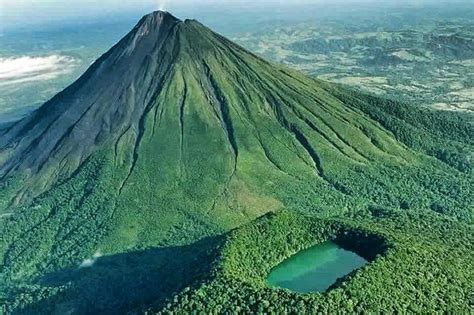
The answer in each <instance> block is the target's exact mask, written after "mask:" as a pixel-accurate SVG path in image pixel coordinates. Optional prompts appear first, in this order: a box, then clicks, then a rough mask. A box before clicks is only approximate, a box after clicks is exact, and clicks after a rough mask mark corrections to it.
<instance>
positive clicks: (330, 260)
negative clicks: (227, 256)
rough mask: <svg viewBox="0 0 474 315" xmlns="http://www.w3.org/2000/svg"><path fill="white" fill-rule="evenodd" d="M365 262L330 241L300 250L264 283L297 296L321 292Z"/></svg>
mask: <svg viewBox="0 0 474 315" xmlns="http://www.w3.org/2000/svg"><path fill="white" fill-rule="evenodd" d="M366 263H367V260H365V259H364V258H362V257H360V256H359V255H357V254H356V253H354V252H351V251H348V250H345V249H343V248H341V247H339V246H338V245H337V244H335V243H334V242H325V243H322V244H318V245H316V246H313V247H311V248H308V249H306V250H302V251H300V252H298V253H297V254H295V255H293V256H292V257H290V258H288V259H286V260H285V261H283V262H282V263H281V264H279V265H278V266H276V267H275V268H273V269H272V271H271V272H270V274H269V275H268V278H267V282H268V284H269V285H270V286H271V287H280V288H285V289H289V290H291V291H294V292H298V293H308V292H324V291H326V290H327V289H328V288H329V287H330V286H331V285H332V284H334V283H335V282H336V280H337V279H338V278H340V277H343V276H345V275H347V274H349V273H350V272H351V271H353V270H355V269H357V268H360V267H362V266H363V265H365V264H366Z"/></svg>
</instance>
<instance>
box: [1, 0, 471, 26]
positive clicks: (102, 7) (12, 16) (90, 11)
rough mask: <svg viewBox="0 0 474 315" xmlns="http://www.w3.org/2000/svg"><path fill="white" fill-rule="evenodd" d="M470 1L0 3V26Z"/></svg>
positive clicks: (4, 0) (91, 0)
mask: <svg viewBox="0 0 474 315" xmlns="http://www.w3.org/2000/svg"><path fill="white" fill-rule="evenodd" d="M456 1H459V2H471V3H473V5H474V0H450V1H448V0H100V1H97V0H72V1H71V0H0V24H2V23H7V22H8V23H12V22H13V21H16V22H18V23H32V22H35V21H39V20H44V19H60V18H63V19H64V18H69V17H74V16H88V15H107V14H117V13H122V12H127V11H129V10H134V11H142V12H149V11H153V10H157V9H165V10H169V11H172V10H173V9H179V8H180V7H187V9H193V8H195V9H198V8H203V7H206V6H211V5H218V6H221V7H222V6H223V7H225V6H234V7H235V6H241V7H247V8H248V7H251V6H256V5H259V6H264V5H273V6H275V5H276V6H288V5H298V4H313V3H314V4H328V5H329V4H330V5H335V4H340V5H346V4H354V3H366V4H367V3H371V4H373V5H384V4H395V3H398V4H400V3H403V4H408V5H415V6H420V5H427V4H433V3H440V2H456Z"/></svg>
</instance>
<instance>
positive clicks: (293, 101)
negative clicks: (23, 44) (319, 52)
mask: <svg viewBox="0 0 474 315" xmlns="http://www.w3.org/2000/svg"><path fill="white" fill-rule="evenodd" d="M471 118H472V117H471V116H468V115H459V114H458V113H444V112H433V111H430V110H428V109H424V108H419V107H414V106H411V105H409V104H404V103H398V102H394V101H389V100H386V99H383V98H379V97H376V96H371V95H368V94H364V93H361V92H359V91H355V90H351V89H349V88H347V87H344V86H339V85H336V84H333V83H327V82H325V81H321V80H314V79H311V78H308V77H306V76H305V75H303V74H301V73H299V72H296V71H293V70H290V69H287V68H285V67H283V66H279V65H275V64H272V63H269V62H267V61H265V60H263V59H261V58H259V57H257V56H255V55H253V54H252V53H250V52H248V51H246V50H245V49H243V48H242V47H240V46H238V45H236V44H234V43H232V42H231V41H229V40H227V39H226V38H224V37H222V36H220V35H218V34H216V33H214V32H212V31H211V30H209V29H208V28H206V27H204V26H203V25H201V24H200V23H198V22H196V21H193V20H186V21H184V22H183V21H179V20H177V19H176V18H174V17H173V16H171V15H170V14H168V13H163V12H155V13H153V14H150V15H148V16H145V17H144V18H143V19H142V20H141V21H140V22H139V23H138V25H137V26H136V27H135V28H134V29H133V30H132V31H131V32H130V33H129V34H128V35H127V36H126V37H125V38H123V39H122V40H121V41H120V42H119V43H118V44H117V45H115V46H114V47H113V48H112V49H111V50H110V51H109V52H107V53H106V54H105V55H103V56H102V57H101V58H100V59H99V60H98V61H97V62H96V63H94V64H93V65H92V66H91V68H90V69H89V70H88V71H87V72H86V73H85V74H84V75H83V76H82V77H81V78H80V79H79V80H78V81H76V82H75V83H74V84H72V85H71V86H69V87H68V88H67V89H66V90H64V91H63V92H61V93H59V94H58V95H57V96H55V97H54V98H53V99H51V100H50V101H48V102H47V103H46V104H45V105H43V106H42V107H41V108H40V109H39V110H37V111H35V112H34V113H33V114H32V115H30V116H28V117H26V118H25V119H23V120H21V121H20V122H18V123H16V124H15V125H12V126H10V127H6V128H4V129H3V130H1V131H0V176H1V182H0V184H1V189H0V201H1V209H0V235H2V238H1V243H0V286H1V287H0V288H1V289H0V305H1V307H2V308H0V310H3V311H4V312H6V313H13V314H15V313H17V314H52V313H73V314H74V313H77V314H84V313H105V314H116V313H117V312H118V313H127V312H144V311H147V310H148V312H152V313H153V312H161V313H169V312H171V313H182V312H189V311H197V312H199V311H202V312H205V313H210V312H213V313H214V312H217V313H220V312H223V313H225V312H236V311H241V312H271V311H275V312H278V311H283V310H285V311H287V312H289V313H297V312H304V310H307V311H308V312H313V311H320V312H328V311H329V310H331V309H334V308H338V309H341V310H347V311H353V312H354V311H357V312H359V311H362V310H367V311H373V312H377V310H380V309H381V308H383V309H385V310H390V311H393V312H396V311H397V312H424V311H446V312H454V313H458V312H468V311H469V310H472V285H471V284H472V283H473V281H472V280H473V274H472V270H474V268H473V267H474V261H473V259H472V253H473V245H474V244H473V239H472V236H473V233H472V232H473V223H474V222H473V220H474V211H473V210H474V209H473V205H474V203H473V201H474V200H473V198H474V197H473V196H474V194H473V191H472V187H473V183H474V178H473V176H472V174H473V173H472V152H473V147H474V144H473V139H472V134H473V128H474V126H473V124H472V121H471ZM329 239H331V240H335V241H336V242H337V243H338V244H340V245H341V246H343V247H344V248H348V249H351V250H354V251H355V252H357V253H358V254H359V255H361V256H362V257H364V258H366V259H367V260H369V261H370V262H371V263H369V264H368V265H366V266H365V267H363V268H362V269H360V270H358V271H356V272H355V273H354V274H350V275H349V276H348V277H347V278H344V279H342V280H340V281H339V282H338V284H337V285H336V286H335V288H334V290H330V291H329V292H328V293H324V294H305V295H298V294H295V293H291V292H288V291H285V290H281V289H271V288H269V287H268V286H267V285H266V283H265V279H266V276H267V274H268V272H269V271H270V270H271V268H273V267H274V266H276V265H277V264H278V263H280V262H281V261H283V260H284V259H285V258H287V257H289V256H290V255H292V254H294V253H296V252H298V251H299V250H301V249H305V248H308V247H309V246H312V245H314V244H317V243H320V242H323V241H326V240H329ZM349 280H350V281H349ZM414 296H416V299H413V297H414Z"/></svg>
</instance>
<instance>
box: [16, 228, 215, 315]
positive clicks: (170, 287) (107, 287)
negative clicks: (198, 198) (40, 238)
mask: <svg viewBox="0 0 474 315" xmlns="http://www.w3.org/2000/svg"><path fill="white" fill-rule="evenodd" d="M221 240H222V238H220V237H212V238H206V239H203V240H201V241H199V242H196V243H194V244H191V245H187V246H178V247H167V248H154V249H148V250H144V251H136V252H130V253H124V254H118V255H113V256H104V257H100V258H98V259H97V260H96V261H95V263H94V264H93V265H92V266H91V267H87V268H77V267H75V268H70V269H65V270H61V271H59V272H55V273H51V274H48V275H46V276H45V277H43V278H42V279H40V281H39V283H40V284H42V285H44V286H55V287H56V286H60V285H67V284H70V285H69V287H68V288H67V289H66V290H65V292H63V293H60V294H59V295H57V296H54V297H51V298H49V299H48V300H42V301H41V302H38V303H36V304H31V305H29V306H28V307H27V308H25V309H23V310H22V311H21V312H19V313H18V314H71V313H72V314H99V313H100V314H123V313H127V312H132V313H133V312H135V311H140V309H139V308H140V307H141V306H143V305H151V304H153V305H154V306H158V307H159V306H160V305H162V304H163V303H164V302H165V300H166V299H167V298H169V297H170V296H172V294H173V293H175V292H176V291H179V290H182V289H183V288H185V287H187V286H192V285H193V283H195V281H196V280H198V279H200V278H202V277H205V276H206V275H208V274H209V272H210V268H211V263H212V261H213V260H214V258H215V255H216V252H217V250H218V248H219V245H220V244H221Z"/></svg>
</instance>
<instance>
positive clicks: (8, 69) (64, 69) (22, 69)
mask: <svg viewBox="0 0 474 315" xmlns="http://www.w3.org/2000/svg"><path fill="white" fill-rule="evenodd" d="M76 66H77V62H76V60H75V59H74V58H72V57H67V56H61V55H51V56H45V57H30V56H24V57H15V58H0V86H5V85H11V84H21V83H28V82H36V81H42V80H51V79H55V78H57V77H58V76H60V75H62V74H66V73H70V72H71V71H72V70H73V69H74V68H75V67H76Z"/></svg>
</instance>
